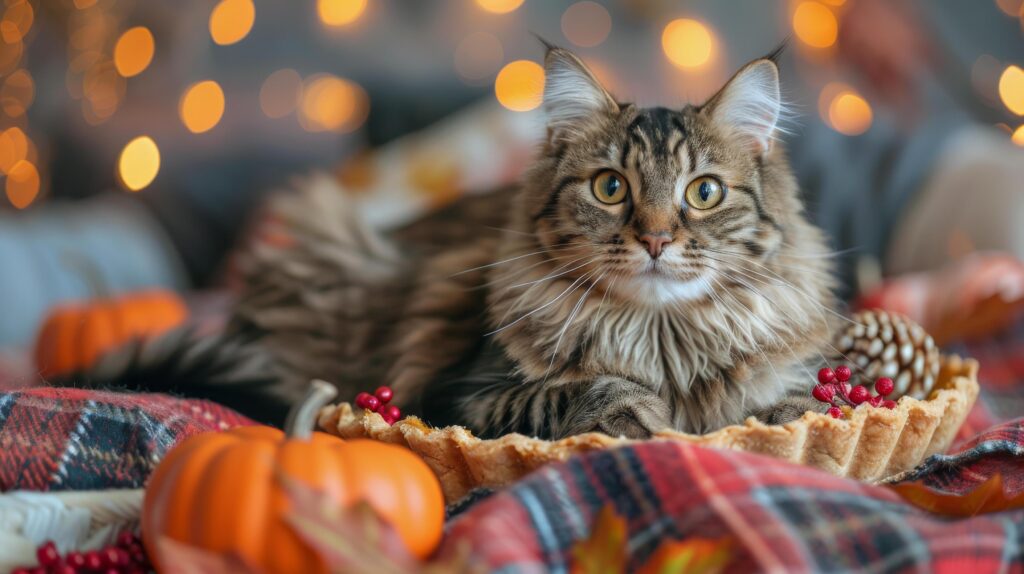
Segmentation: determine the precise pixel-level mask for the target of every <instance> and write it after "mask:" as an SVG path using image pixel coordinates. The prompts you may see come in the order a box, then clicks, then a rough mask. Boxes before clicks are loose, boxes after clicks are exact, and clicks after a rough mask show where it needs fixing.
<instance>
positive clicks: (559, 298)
mask: <svg viewBox="0 0 1024 574" xmlns="http://www.w3.org/2000/svg"><path fill="white" fill-rule="evenodd" d="M588 275H589V274H584V275H581V276H580V277H578V278H577V279H576V280H575V281H573V282H572V283H570V284H569V286H568V287H566V288H565V290H564V291H562V292H561V293H559V294H558V295H557V296H556V297H555V298H554V299H552V300H550V301H548V302H547V303H545V304H543V305H541V306H540V307H537V308H536V309H534V310H533V311H530V312H529V313H527V314H525V315H523V316H522V317H519V318H518V319H516V320H515V321H512V322H511V323H509V324H507V325H504V326H502V327H498V328H497V329H495V330H493V331H491V332H489V333H485V334H484V336H485V337H490V336H491V335H496V334H497V333H500V332H501V331H504V330H505V329H508V328H509V327H511V326H513V325H515V324H516V323H519V322H520V321H522V320H523V319H526V318H527V317H530V316H531V315H533V314H535V313H538V312H540V311H542V310H544V309H547V308H548V307H550V306H551V305H554V304H555V303H557V302H558V301H559V300H561V299H562V297H565V295H566V294H567V293H569V292H570V290H575V289H574V287H575V286H576V285H577V284H579V283H580V282H581V281H584V280H586V278H587V276H588Z"/></svg>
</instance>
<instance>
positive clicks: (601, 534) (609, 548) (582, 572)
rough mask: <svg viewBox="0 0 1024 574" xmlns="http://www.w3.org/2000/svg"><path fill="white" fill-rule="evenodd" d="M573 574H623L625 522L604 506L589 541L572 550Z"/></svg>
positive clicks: (608, 506) (612, 509) (624, 563)
mask: <svg viewBox="0 0 1024 574" xmlns="http://www.w3.org/2000/svg"><path fill="white" fill-rule="evenodd" d="M572 557H573V561H572V568H571V569H570V572H571V573H572V574H621V573H623V572H625V571H626V520H625V519H624V518H622V517H621V516H619V515H618V514H616V513H615V509H614V508H612V506H611V505H606V506H605V507H604V508H602V509H601V512H600V513H599V514H598V515H597V522H595V523H594V529H593V530H591V531H590V537H588V538H587V539H586V540H582V541H580V542H577V543H576V545H575V546H573V548H572Z"/></svg>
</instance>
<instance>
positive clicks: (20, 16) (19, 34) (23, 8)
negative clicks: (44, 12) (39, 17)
mask: <svg viewBox="0 0 1024 574" xmlns="http://www.w3.org/2000/svg"><path fill="white" fill-rule="evenodd" d="M34 21H35V11H34V10H33V9H32V4H30V3H29V2H28V1H27V0H15V1H14V2H7V9H6V10H4V14H3V19H0V41H2V42H4V43H5V44H17V43H18V42H21V40H22V38H24V37H25V35H26V34H28V31H29V30H31V29H32V22H34Z"/></svg>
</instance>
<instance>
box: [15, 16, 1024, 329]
mask: <svg viewBox="0 0 1024 574" xmlns="http://www.w3.org/2000/svg"><path fill="white" fill-rule="evenodd" d="M0 12H2V19H0V184H2V186H3V189H4V193H3V197H0V346H7V347H27V346H30V345H31V343H32V340H33V338H34V337H35V334H36V332H37V330H38V328H39V325H40V323H41V321H42V320H43V318H44V317H45V316H46V314H47V312H48V310H50V309H52V308H53V306H54V305H56V304H59V303H61V302H66V301H69V300H78V299H85V298H88V297H95V296H97V295H98V294H99V293H98V292H99V291H102V293H103V294H105V295H111V294H113V293H117V292H122V291H130V290H137V289H140V288H145V287H160V288H164V289H168V290H172V291H177V292H189V293H194V292H197V291H199V292H209V291H218V290H220V289H221V288H222V287H223V286H225V285H227V284H230V278H231V253H232V251H233V249H236V248H237V247H238V245H239V244H240V243H241V241H242V237H244V236H245V234H246V233H247V232H249V231H251V230H252V229H253V226H252V225H251V222H252V221H253V214H254V213H256V212H257V210H258V206H259V204H260V198H261V197H263V196H265V194H267V193H269V192H273V191H275V190H280V189H283V188H287V187H288V186H290V185H292V183H291V182H292V181H293V180H294V178H296V177H300V176H303V175H304V174H308V173H309V172H311V171H312V170H324V171H327V172H329V173H331V174H333V175H334V176H335V177H337V178H338V179H339V180H340V181H341V182H342V183H343V184H344V187H345V189H346V190H347V193H350V194H351V196H352V201H353V202H356V203H358V204H359V206H360V208H361V209H363V210H364V213H365V216H366V217H367V218H369V219H371V220H372V221H373V222H375V223H376V224H379V225H381V226H383V227H391V226H397V225H401V224H402V223H403V222H406V221H408V220H410V219H412V218H414V217H416V216H417V215H419V214H422V213H424V212H426V211H427V210H429V209H433V208H436V207H439V206H442V205H444V204H446V203H448V202H450V201H453V200H455V199H456V198H457V197H459V196H460V195H461V194H464V193H479V192H486V191H488V190H491V189H496V188H499V187H501V186H503V185H507V184H509V183H511V182H514V181H515V180H516V179H517V178H518V177H519V174H520V173H521V172H522V170H523V168H524V166H526V165H527V164H528V162H529V160H530V157H531V154H532V153H533V149H534V146H535V143H536V141H537V140H538V139H539V137H540V136H541V135H542V134H543V119H542V118H541V117H540V116H539V110H538V109H537V107H538V106H539V104H540V93H541V90H542V87H543V81H544V78H543V69H542V68H541V66H540V62H541V61H542V59H543V49H542V45H541V43H540V42H539V41H538V40H537V38H535V36H534V34H536V35H539V36H540V37H543V38H545V39H546V40H548V41H550V42H552V43H555V44H558V45H562V46H565V47H568V48H571V49H573V50H575V51H576V52H577V53H578V54H580V55H581V57H582V58H583V59H584V60H585V61H586V62H587V63H588V64H589V65H591V66H592V68H593V69H594V71H595V73H596V75H597V76H598V77H599V78H600V79H601V80H602V81H603V82H604V83H605V84H606V85H607V87H608V88H609V89H610V90H611V91H612V92H613V93H614V94H616V96H617V97H619V98H620V99H622V100H630V101H638V102H641V103H646V104H661V105H668V106H682V105H683V104H685V103H699V102H701V101H703V99H705V98H707V97H708V96H710V95H711V94H713V93H714V92H715V91H716V90H717V89H718V88H719V87H721V85H722V84H723V82H725V81H726V80H727V79H728V78H729V76H730V75H731V74H732V73H733V72H734V71H735V70H736V69H737V68H738V67H739V66H740V65H742V64H743V63H744V62H746V61H749V60H751V59H753V58H756V57H758V56H761V55H764V54H767V53H769V52H770V51H772V50H773V49H774V48H775V47H776V46H778V45H779V44H780V43H782V42H783V41H786V40H787V39H788V40H789V47H788V49H787V51H786V53H785V57H784V58H783V71H784V96H785V97H786V99H787V101H789V102H790V103H791V110H792V113H791V114H790V116H791V117H790V119H789V120H788V121H787V122H786V125H785V126H784V127H785V128H786V131H787V135H786V137H785V140H786V141H787V146H788V148H789V150H790V154H791V157H792V159H793V163H794V166H795V168H796V170H797V173H798V176H799V178H800V181H801V185H802V187H803V189H804V191H805V193H806V194H807V198H806V199H807V205H808V210H809V212H810V214H811V216H812V218H813V219H814V220H815V221H816V222H817V223H818V224H820V225H822V226H823V227H824V228H825V229H826V230H827V231H828V232H829V233H830V235H831V236H832V241H833V246H834V247H835V248H836V250H837V251H838V252H839V253H840V255H841V257H840V271H841V273H842V274H843V277H844V294H845V295H848V296H853V295H854V294H855V293H856V292H857V290H858V283H857V282H858V280H860V281H862V282H863V281H864V277H865V276H867V277H872V276H881V275H891V274H895V273H902V272H909V271H921V270H928V269H933V268H937V267H941V266H942V265H944V264H946V263H948V261H949V260H952V259H956V258H958V257H961V256H964V255H965V254H968V253H971V252H974V251H981V250H987V249H991V248H993V245H988V244H986V242H990V243H991V242H995V244H996V245H995V246H994V247H995V248H1000V247H1002V248H1005V250H1007V251H1009V252H1011V253H1017V251H1018V249H1017V248H1018V247H1020V246H1021V245H1020V244H1018V243H1014V242H1015V241H1017V240H1018V239H1020V238H1018V237H1017V235H1013V237H1010V238H1007V236H1005V234H1004V235H1003V236H999V237H995V238H986V237H978V232H976V231H975V230H974V228H972V226H971V225H970V224H968V223H962V222H961V223H958V222H957V221H954V220H949V221H942V222H939V221H938V219H936V218H939V217H945V215H941V214H946V213H947V212H950V211H951V210H952V211H953V212H958V210H959V207H957V206H961V207H962V206H963V205H965V204H974V203H979V204H985V201H984V200H978V199H977V198H978V197H979V193H980V192H981V191H982V190H983V189H984V188H987V187H991V188H998V189H1004V188H1007V189H1009V190H1010V191H1012V192H1016V193H1017V194H1018V195H1019V194H1024V176H1021V166H1024V160H1022V159H1021V155H1020V154H1019V153H1017V152H1018V151H1019V148H1015V145H1016V146H1024V117H1022V114H1024V69H1022V68H1021V66H1024V3H1022V1H1021V0H921V1H913V0H771V1H769V0H729V1H722V0H699V1H697V0H694V1H688V0H581V1H575V2H574V1H562V0H176V1H167V0H146V1H142V0H0ZM965 134H966V135H965ZM951 142H952V143H951ZM956 142H959V143H956ZM964 142H966V143H964ZM951 146H952V147H951ZM950 150H953V151H950ZM965 150H968V151H965ZM968 152H969V153H968ZM972 154H974V155H976V156H977V157H976V158H975V159H972V160H971V162H968V163H970V166H968V167H963V166H960V164H959V163H957V162H967V160H966V159H964V158H970V157H973V156H972ZM972 162H973V163H972ZM979 162H981V163H979ZM985 162H995V164H994V165H995V167H991V166H988V167H985V168H984V173H985V174H989V175H991V174H1002V175H998V176H992V177H994V178H995V179H992V180H986V179H978V178H976V177H970V176H968V175H967V174H970V173H976V172H972V171H971V169H972V167H971V166H974V167H977V166H978V165H981V164H985V165H988V164H986V163H985ZM954 164H956V166H959V167H956V168H955V169H956V170H957V171H956V174H961V175H959V176H958V177H959V178H960V179H956V178H954V177H952V176H950V177H946V176H945V175H942V174H943V173H945V172H943V171H942V170H943V169H948V170H953V169H954V167H949V166H952V165H954ZM965 170H966V171H965ZM1015 170H1016V171H1015ZM956 174H954V175H956ZM1018 176H1020V177H1018ZM986 177H987V176H986ZM965 178H966V179H965ZM936 181H938V183H936ZM952 181H957V182H962V181H965V182H966V183H957V184H956V185H953V184H947V185H946V186H945V188H943V186H942V185H941V184H942V182H952ZM1007 182H1008V183H1007ZM936 187H938V188H943V189H938V191H934V190H932V191H927V192H926V191H922V190H931V189H932V188H936ZM925 193H927V194H928V196H929V197H937V198H940V199H937V200H935V201H933V202H931V203H926V202H925V203H915V202H922V201H923V200H921V199H920V197H921V196H922V194H925ZM999 197H1000V198H1002V197H1003V196H999ZM1022 197H1024V196H1022ZM1002 201H1004V200H1003V199H994V200H992V201H990V202H989V203H988V204H987V205H988V206H987V207H985V209H986V210H987V211H980V212H979V214H978V215H977V216H972V217H973V219H972V221H975V220H978V221H987V222H989V223H990V224H992V225H995V224H993V223H992V222H993V220H994V219H998V217H994V216H993V214H995V215H999V214H1000V212H1002V217H1003V219H1007V218H1008V219H1007V221H1006V223H1005V226H1007V229H1011V228H1014V227H1017V225H1016V224H1017V223H1018V222H1020V223H1024V219H1019V218H1017V215H1018V213H1017V212H1016V211H1013V210H1010V212H1005V210H1000V209H998V206H999V205H1003V203H1000V202H1002ZM951 202H952V203H951ZM993 202H994V203H993ZM915 205H916V206H917V208H913V211H914V212H915V213H921V214H930V215H927V216H925V215H921V216H919V217H918V218H917V219H918V220H919V221H915V220H914V219H913V218H910V219H908V216H907V213H908V210H910V209H912V208H911V207H908V206H915ZM951 206H952V207H951ZM978 209H982V208H981V207H979V208H978ZM933 213H934V215H931V214H933ZM1007 213H1009V214H1008V215H1007ZM1019 215H1024V210H1021V213H1020V214H1019ZM990 216H993V217H990ZM922 218H924V219H922ZM933 227H942V228H943V229H945V230H946V231H947V233H944V234H942V235H941V237H940V238H939V239H936V237H935V236H931V235H928V233H927V232H926V231H917V230H927V229H929V228H933ZM989 227H991V225H990V226H989ZM908 229H909V230H912V231H909V232H908V231H906V230H908ZM901 232H902V233H904V234H906V233H910V234H911V235H910V239H901V237H900V233H901ZM1007 233H1010V234H1011V235H1012V234H1013V233H1015V232H1012V230H1011V231H1007ZM982 235H984V233H982ZM915 241H919V242H924V244H925V245H927V246H929V249H927V251H929V253H922V251H923V249H922V248H920V247H915V246H914V245H915V244H914V242H915ZM1000 242H1002V243H1004V244H1005V245H999V243H1000ZM897 243H898V244H900V245H902V246H904V247H903V249H904V251H906V253H899V252H898V250H897V251H894V248H893V245H894V244H897ZM69 258H72V259H74V260H76V263H75V264H71V263H69ZM83 261H84V262H87V263H85V264H84V267H86V268H88V271H87V272H83V271H82V267H83ZM858 269H859V270H860V272H859V273H858V272H857V270H858ZM86 276H88V277H86ZM860 288H861V289H862V290H863V288H864V286H863V285H860Z"/></svg>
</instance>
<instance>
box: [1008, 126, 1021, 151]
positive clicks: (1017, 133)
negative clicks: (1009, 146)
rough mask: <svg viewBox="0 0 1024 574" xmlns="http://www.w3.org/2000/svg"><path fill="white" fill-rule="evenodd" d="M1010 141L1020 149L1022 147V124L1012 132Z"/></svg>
mask: <svg viewBox="0 0 1024 574" xmlns="http://www.w3.org/2000/svg"><path fill="white" fill-rule="evenodd" d="M1010 141H1012V142H1013V143H1015V144H1017V145H1019V146H1021V147H1024V124H1021V125H1019V126H1017V129H1016V130H1014V132H1013V135H1012V136H1010Z"/></svg>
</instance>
